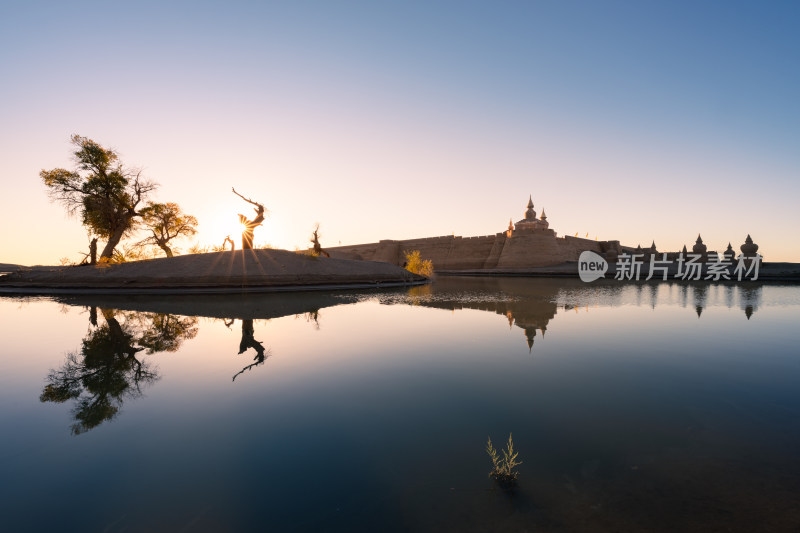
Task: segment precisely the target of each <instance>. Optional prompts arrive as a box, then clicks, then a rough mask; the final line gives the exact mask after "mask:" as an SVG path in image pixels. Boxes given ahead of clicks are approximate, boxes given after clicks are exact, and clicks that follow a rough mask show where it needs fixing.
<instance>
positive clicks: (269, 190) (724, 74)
mask: <svg viewBox="0 0 800 533" xmlns="http://www.w3.org/2000/svg"><path fill="white" fill-rule="evenodd" d="M163 4H164V5H162V3H161V2H152V3H151V2H124V3H123V2H52V3H45V2H27V1H25V2H23V1H19V2H17V1H8V0H5V1H3V2H2V4H0V73H2V75H1V76H0V77H2V83H0V124H2V125H1V126H0V146H2V158H0V179H2V185H3V194H2V195H1V196H2V197H1V198H0V223H2V225H3V227H4V231H3V241H2V243H3V246H2V249H0V262H15V263H25V264H35V263H55V262H57V261H58V259H59V258H60V257H64V256H68V257H71V258H73V259H77V258H78V251H79V250H82V249H84V248H85V247H86V243H87V239H86V237H85V231H84V230H83V228H82V227H81V225H80V223H79V221H78V220H76V219H69V218H66V217H65V215H64V211H63V209H62V208H61V207H60V206H58V205H53V204H50V203H49V201H48V199H47V196H46V191H45V188H44V186H43V184H42V183H41V181H40V179H39V176H38V174H39V171H40V170H41V169H43V168H45V169H50V168H54V167H59V166H61V167H69V165H70V158H69V155H70V148H71V146H70V145H69V137H70V135H71V134H73V133H78V134H80V135H84V136H87V137H90V138H92V139H95V140H96V141H98V142H100V143H101V144H103V145H107V146H111V147H114V148H115V149H117V150H118V151H119V153H120V154H121V156H122V158H123V161H124V162H126V163H128V164H130V165H133V166H140V167H143V168H144V170H145V174H146V175H147V176H148V177H149V178H151V179H153V180H155V181H157V182H159V183H160V184H161V188H160V190H159V191H158V193H157V195H156V199H158V200H162V201H177V202H178V203H180V204H181V205H182V206H183V207H184V208H185V209H186V210H187V211H188V212H190V213H193V214H195V215H196V216H197V217H198V219H199V220H200V235H199V236H198V237H199V240H200V241H201V242H204V243H215V244H220V243H221V241H222V239H223V238H224V236H225V234H227V233H229V232H230V231H231V228H232V227H233V226H234V224H233V223H234V221H235V220H236V213H238V212H247V211H248V210H249V208H248V207H246V206H245V205H244V204H243V203H242V202H241V201H238V200H237V198H236V197H234V196H233V195H232V194H231V193H230V188H231V186H235V187H236V188H237V190H240V191H241V192H243V193H245V194H246V195H250V196H253V197H255V198H257V199H259V200H261V201H262V202H264V203H265V204H266V206H267V207H268V208H269V209H270V211H271V215H270V218H268V219H267V222H266V224H265V226H264V228H263V229H261V230H257V232H256V242H257V243H259V242H262V243H263V242H268V243H270V244H272V245H274V246H278V247H285V248H289V249H294V248H295V247H296V246H300V247H305V246H306V245H307V239H308V236H309V235H310V232H311V230H312V229H313V225H314V223H315V222H320V223H321V225H322V236H323V238H322V243H323V245H335V244H338V242H339V241H341V242H342V244H354V243H359V242H370V241H375V240H378V239H385V238H396V239H401V238H412V237H422V236H433V235H444V234H450V233H455V234H456V235H464V236H470V235H484V234H491V233H495V232H499V231H502V230H504V229H505V227H506V226H507V225H508V219H509V218H513V219H514V220H518V219H520V218H521V217H522V215H523V212H524V208H525V203H526V202H527V199H528V195H529V194H533V198H534V202H535V204H536V208H537V211H540V212H541V208H542V207H544V208H545V209H546V210H547V215H548V220H549V221H550V224H551V228H553V229H555V230H556V231H557V232H558V233H559V234H560V235H563V234H569V235H572V234H575V233H576V232H578V233H579V234H580V235H582V236H583V235H585V234H586V233H589V235H590V236H591V237H595V236H597V237H598V238H599V239H601V240H603V239H619V240H622V242H623V244H630V245H634V246H635V245H636V244H637V243H641V244H642V245H643V246H644V245H649V244H650V242H651V240H655V241H656V244H657V245H658V247H659V249H662V250H667V249H679V248H680V247H681V246H682V245H683V244H684V243H686V244H689V245H691V243H692V242H694V239H695V238H696V236H697V233H698V232H700V233H702V235H703V238H704V240H705V241H706V243H707V244H708V245H709V249H718V250H722V249H724V247H725V246H727V243H728V241H729V240H730V241H731V242H732V243H733V244H734V246H735V247H737V248H738V245H740V244H741V243H742V242H743V241H744V237H745V236H746V234H747V233H750V234H752V236H753V238H754V240H755V241H756V242H757V243H758V244H759V245H760V246H761V250H760V251H761V252H763V253H764V255H765V256H766V258H767V260H791V261H800V239H798V237H797V228H798V227H800V210H799V209H798V198H800V103H798V102H799V99H798V95H799V94H800V32H798V30H797V29H798V28H800V3H798V2H789V1H785V2H777V1H776V2H761V3H757V2H746V3H745V2H730V1H724V2H723V1H720V2H707V1H693V2H650V1H630V2H604V1H588V2H573V1H559V2H556V1H547V2H545V1H541V2H537V1H529V2H466V1H457V2H436V1H426V2H334V1H327V2H288V1H287V2H274V3H266V4H265V5H261V4H262V3H260V2H226V3H224V4H223V3H221V2H220V3H216V2H182V3H178V2H173V3H169V5H166V4H167V3H163Z"/></svg>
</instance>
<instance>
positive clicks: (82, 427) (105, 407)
mask: <svg viewBox="0 0 800 533" xmlns="http://www.w3.org/2000/svg"><path fill="white" fill-rule="evenodd" d="M100 312H101V314H102V315H103V319H104V321H105V323H104V324H103V325H101V326H98V325H97V310H96V308H94V307H93V308H91V309H90V313H89V321H90V323H91V324H92V326H93V329H90V330H89V333H88V334H87V335H86V337H85V338H84V339H83V342H82V343H81V348H80V353H78V352H71V353H69V354H67V358H66V361H65V362H64V365H63V366H62V367H61V368H60V369H57V370H51V371H50V374H49V375H48V376H47V384H46V385H45V387H44V390H43V391H42V394H41V395H40V396H39V400H40V401H42V402H56V403H64V402H67V401H70V400H72V401H74V402H75V407H74V408H73V410H72V416H73V418H74V420H75V423H74V424H72V426H71V430H72V434H73V435H79V434H81V433H85V432H86V431H89V430H90V429H93V428H95V427H97V426H99V425H100V424H102V423H103V422H105V421H106V420H111V419H113V418H114V417H115V416H116V415H117V414H118V413H119V412H120V409H121V408H122V404H123V403H124V401H125V400H126V399H128V398H136V397H138V396H141V394H142V389H143V387H144V386H146V385H149V384H150V383H152V382H154V381H157V380H158V379H159V376H158V373H157V372H156V371H155V370H154V369H153V368H151V367H150V365H149V364H148V362H147V361H144V360H143V359H141V358H140V357H138V354H139V352H142V351H145V353H148V354H152V353H156V352H161V351H173V352H174V351H176V350H177V349H178V347H179V346H180V344H181V343H182V342H183V341H184V340H186V339H191V338H194V337H195V336H196V335H197V327H196V325H197V318H195V317H176V316H174V315H167V314H160V313H139V312H129V313H120V314H121V315H122V316H124V317H125V320H124V321H123V322H122V323H120V321H119V320H118V319H117V312H116V311H114V310H113V309H101V310H100Z"/></svg>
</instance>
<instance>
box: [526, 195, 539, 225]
mask: <svg viewBox="0 0 800 533" xmlns="http://www.w3.org/2000/svg"><path fill="white" fill-rule="evenodd" d="M525 220H536V211H534V210H533V195H530V196H528V209H527V210H526V211H525Z"/></svg>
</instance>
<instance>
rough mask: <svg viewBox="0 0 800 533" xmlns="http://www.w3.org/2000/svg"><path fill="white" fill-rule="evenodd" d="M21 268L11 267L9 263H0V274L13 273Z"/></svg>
mask: <svg viewBox="0 0 800 533" xmlns="http://www.w3.org/2000/svg"><path fill="white" fill-rule="evenodd" d="M19 268H22V265H12V264H11V263H0V272H14V271H15V270H17V269H19Z"/></svg>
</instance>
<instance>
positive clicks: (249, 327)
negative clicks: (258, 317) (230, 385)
mask: <svg viewBox="0 0 800 533" xmlns="http://www.w3.org/2000/svg"><path fill="white" fill-rule="evenodd" d="M248 348H253V349H254V350H255V351H256V356H255V357H254V358H253V361H255V362H254V363H251V364H249V365H247V366H245V367H244V368H243V369H241V370H240V371H239V372H237V373H236V374H235V375H234V376H233V379H232V380H231V381H236V378H237V377H238V376H239V375H241V374H243V373H244V372H245V371H247V370H250V369H251V368H253V367H256V366H258V365H260V364H262V363H263V362H264V361H265V360H266V359H267V357H269V356H270V355H271V353H270V352H269V350H267V349H266V348H264V345H263V344H261V343H260V342H259V341H257V340H256V339H255V329H254V328H253V320H252V319H245V320H242V340H241V341H240V342H239V354H243V353H244V352H246V351H247V349H248Z"/></svg>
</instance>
